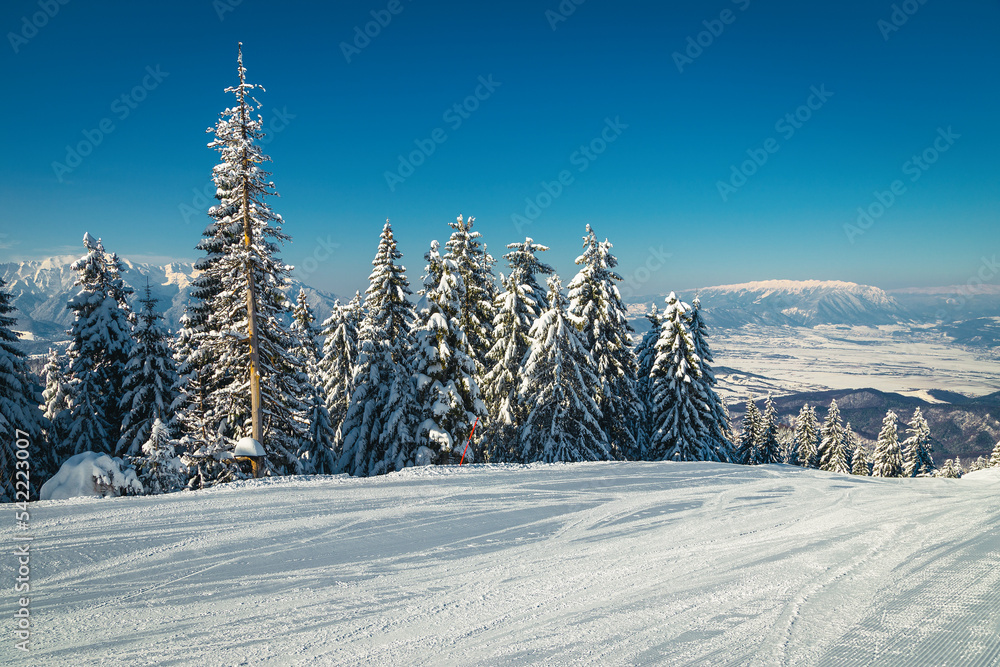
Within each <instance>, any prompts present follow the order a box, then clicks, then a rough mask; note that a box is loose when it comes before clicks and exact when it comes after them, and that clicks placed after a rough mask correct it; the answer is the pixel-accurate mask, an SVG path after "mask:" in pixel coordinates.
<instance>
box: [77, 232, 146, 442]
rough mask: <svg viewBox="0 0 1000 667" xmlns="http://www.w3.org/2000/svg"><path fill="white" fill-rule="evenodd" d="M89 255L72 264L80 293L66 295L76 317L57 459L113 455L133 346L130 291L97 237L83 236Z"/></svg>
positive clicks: (111, 257) (116, 261)
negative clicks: (67, 415)
mask: <svg viewBox="0 0 1000 667" xmlns="http://www.w3.org/2000/svg"><path fill="white" fill-rule="evenodd" d="M83 244H84V247H85V248H86V249H87V254H86V255H84V256H83V257H82V258H80V259H79V260H77V261H76V262H74V263H73V265H72V268H73V269H74V270H75V271H77V272H78V273H79V278H78V279H77V281H76V283H75V285H78V286H79V287H80V292H79V293H78V294H77V295H76V296H74V297H73V298H71V299H70V301H69V308H70V309H72V310H73V314H74V319H73V324H72V326H71V327H70V332H69V334H70V345H69V350H68V352H67V354H68V356H69V359H70V363H69V370H68V375H69V377H70V387H71V390H72V396H71V397H70V420H69V421H70V426H69V433H67V436H66V440H65V441H64V442H65V444H66V449H65V450H64V451H63V452H61V453H60V460H65V459H66V458H69V457H70V456H72V455H74V454H79V453H81V452H86V451H92V452H98V453H105V454H111V455H115V454H117V453H118V452H116V446H115V445H116V443H117V442H118V435H119V433H118V432H119V427H120V425H121V423H122V409H121V407H120V406H119V403H118V397H119V394H120V392H121V388H122V386H123V385H124V384H125V378H126V376H127V368H126V367H127V364H128V357H129V353H130V351H131V348H132V334H131V329H132V327H131V325H130V324H129V319H130V318H129V310H128V304H127V302H125V298H126V297H127V295H128V294H129V293H130V292H131V290H130V289H129V288H128V287H127V286H126V285H125V284H124V282H123V281H122V279H121V275H120V272H121V264H120V261H119V260H118V259H117V257H116V256H114V255H108V254H107V253H106V252H105V251H104V246H103V244H102V243H101V241H100V240H99V239H97V240H95V239H94V237H92V236H91V235H90V234H84V236H83Z"/></svg>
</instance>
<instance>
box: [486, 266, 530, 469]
mask: <svg viewBox="0 0 1000 667" xmlns="http://www.w3.org/2000/svg"><path fill="white" fill-rule="evenodd" d="M500 283H501V285H502V286H503V291H502V292H501V293H500V294H499V295H498V296H497V303H496V315H495V316H494V318H493V332H494V336H495V338H494V342H493V347H492V348H491V349H490V351H489V353H488V354H487V356H486V360H487V369H486V373H485V374H484V376H483V397H484V400H485V402H486V406H487V410H488V411H489V416H490V419H489V426H488V427H487V432H486V437H485V438H484V440H485V442H486V449H485V450H484V451H483V458H484V459H485V460H487V461H490V462H491V463H497V462H500V463H503V462H511V461H514V460H515V446H516V445H517V434H518V431H519V430H520V427H521V426H522V425H523V421H524V419H523V418H524V415H523V414H522V412H523V411H522V410H521V409H520V408H521V407H523V405H522V404H521V402H520V401H519V400H518V388H519V385H520V379H521V375H522V374H523V372H524V362H525V360H526V357H527V354H528V350H529V349H530V346H531V337H530V335H529V333H530V331H531V325H532V324H534V319H532V313H531V311H530V310H529V308H528V305H527V304H526V303H525V299H524V292H523V291H522V289H521V285H520V284H519V283H517V282H516V281H514V280H511V279H507V278H504V276H503V274H500Z"/></svg>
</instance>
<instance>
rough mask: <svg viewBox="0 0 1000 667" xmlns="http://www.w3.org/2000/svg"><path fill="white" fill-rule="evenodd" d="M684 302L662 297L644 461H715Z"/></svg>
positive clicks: (672, 294) (697, 364) (697, 360)
mask: <svg viewBox="0 0 1000 667" xmlns="http://www.w3.org/2000/svg"><path fill="white" fill-rule="evenodd" d="M686 310H687V308H686V304H684V303H683V302H681V301H680V300H679V299H678V298H677V295H675V294H674V293H673V292H671V293H670V295H669V296H668V297H667V308H666V310H665V311H664V313H663V320H662V322H663V324H662V329H661V332H660V338H659V340H658V341H657V342H656V360H655V361H654V363H653V369H652V371H651V383H652V394H653V411H654V417H653V420H654V425H655V430H654V431H653V434H652V437H651V438H650V441H649V445H648V447H647V450H646V457H647V458H648V459H650V460H654V461H668V460H670V461H719V460H721V459H720V452H719V450H718V448H717V447H716V444H715V442H713V440H712V436H711V431H710V428H709V424H708V420H709V419H710V418H711V410H710V408H709V406H708V402H707V401H706V397H705V393H704V388H705V385H704V384H703V383H702V382H701V380H702V376H701V360H700V359H699V358H698V355H697V354H696V353H695V350H694V339H693V337H692V335H691V331H690V330H689V329H688V321H689V320H688V317H686V315H685V311H686Z"/></svg>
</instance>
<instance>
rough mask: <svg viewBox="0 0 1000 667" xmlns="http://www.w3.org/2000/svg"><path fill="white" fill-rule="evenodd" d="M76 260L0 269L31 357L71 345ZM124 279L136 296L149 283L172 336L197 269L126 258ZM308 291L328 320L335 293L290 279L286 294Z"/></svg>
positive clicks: (317, 311)
mask: <svg viewBox="0 0 1000 667" xmlns="http://www.w3.org/2000/svg"><path fill="white" fill-rule="evenodd" d="M77 259H79V256H78V255H63V256H60V257H50V258H48V259H44V260H40V261H27V262H9V263H6V264H0V277H2V278H3V280H4V282H6V283H7V286H6V288H7V289H8V290H10V291H11V292H12V293H13V295H14V305H15V306H16V307H17V309H18V310H17V312H16V313H14V316H15V317H17V326H16V327H15V329H16V330H17V331H20V332H22V334H24V335H23V337H22V340H23V341H24V347H25V349H26V351H27V352H28V353H29V354H40V353H42V352H45V350H46V349H48V347H50V346H52V345H54V344H58V343H60V342H65V341H66V340H68V337H67V335H66V330H67V329H69V327H70V324H71V323H72V322H73V312H72V311H71V310H69V309H68V308H67V307H66V304H67V302H68V301H69V299H70V297H72V296H73V295H75V294H76V293H77V291H78V290H79V288H77V287H74V286H73V283H75V282H76V280H77V277H78V276H77V272H76V271H74V270H73V269H72V268H70V267H71V265H72V263H73V262H74V261H76V260H77ZM122 263H123V264H124V269H125V270H124V271H123V272H122V277H123V279H124V280H125V282H126V283H127V284H128V285H130V286H131V287H132V289H133V290H135V293H136V295H137V296H138V295H139V293H140V291H141V290H144V289H145V286H146V281H147V279H148V280H149V287H150V291H151V292H152V294H153V296H154V297H156V298H157V299H159V301H160V303H159V309H160V311H161V312H163V314H164V318H165V320H166V324H167V326H168V327H169V328H170V329H171V330H172V331H177V330H178V329H179V328H180V318H181V316H182V315H183V314H184V309H185V307H186V306H187V303H188V301H189V300H190V295H189V288H190V285H191V280H192V279H193V278H194V277H195V276H196V275H197V273H198V272H197V271H196V270H195V268H194V265H193V264H191V263H187V262H183V263H182V262H175V263H171V264H165V265H155V264H139V263H133V262H130V261H129V260H127V259H124V258H123V259H122ZM300 287H301V288H304V289H305V291H306V295H307V297H308V300H309V304H310V305H311V306H312V308H313V312H314V313H315V314H316V318H317V320H318V321H319V322H322V321H323V320H324V319H326V317H327V316H329V314H330V312H331V311H332V308H333V303H334V301H335V299H336V297H335V296H334V295H333V294H329V293H327V292H322V291H320V290H317V289H314V288H312V287H309V286H308V285H304V284H303V283H301V282H299V281H297V280H292V282H291V284H290V285H289V287H288V288H287V289H286V290H285V292H286V293H287V294H288V296H289V298H290V299H291V300H292V301H294V300H295V297H296V295H297V294H298V292H299V288H300Z"/></svg>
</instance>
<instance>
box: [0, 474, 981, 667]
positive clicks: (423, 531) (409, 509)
mask: <svg viewBox="0 0 1000 667" xmlns="http://www.w3.org/2000/svg"><path fill="white" fill-rule="evenodd" d="M998 490H1000V469H997V468H994V469H991V470H986V471H983V472H979V473H975V474H971V475H967V476H966V477H964V478H962V479H959V480H950V479H936V478H935V479H875V478H868V477H851V476H844V475H836V474H831V473H826V472H820V471H817V470H807V469H800V468H793V467H788V466H758V467H745V466H733V465H724V464H711V463H585V464H550V465H531V466H466V467H463V468H457V467H432V468H421V469H408V470H405V471H403V472H401V473H394V474H390V475H386V476H382V477H376V478H367V479H360V478H348V477H346V476H337V477H290V478H278V479H272V480H257V481H248V482H241V483H237V484H234V485H225V486H221V487H216V488H214V489H211V490H208V491H200V492H186V493H178V494H170V495H166V496H153V497H140V498H117V499H103V500H99V499H81V498H77V499H73V500H63V501H47V502H40V503H35V504H33V505H32V506H31V509H32V512H31V516H32V534H33V535H34V537H35V540H34V542H33V546H32V550H31V577H32V579H31V584H32V601H31V611H32V618H33V622H34V624H35V625H34V632H33V636H32V653H31V662H32V664H37V665H69V664H73V665H77V664H81V665H82V664H106V665H119V664H120V665H126V664H127V665H144V664H149V665H152V664H198V665H237V664H270V665H306V664H337V665H374V664H377V665H404V664H405V665H419V664H434V665H437V664H456V665H457V664H462V665H468V664H482V665H511V664H546V665H571V664H574V665H575V664H601V665H604V664H607V665H636V664H697V665H751V664H758V665H868V664H878V665H908V666H910V665H917V666H919V665H996V664H998V663H1000V615H998V614H997V613H996V610H997V607H998V605H1000V504H998V503H997V500H996V499H997V491H998ZM3 534H4V539H5V540H6V541H7V543H8V544H9V543H10V539H11V537H12V529H11V528H9V527H7V526H5V527H4V528H3ZM9 558H11V557H10V556H8V559H9ZM12 605H13V601H12V598H11V596H5V598H4V599H3V600H2V603H0V613H3V614H4V615H7V616H8V618H9V614H10V613H11V612H12ZM6 655H7V656H8V657H7V658H4V659H3V662H7V661H8V660H20V658H21V657H20V656H15V655H12V652H6Z"/></svg>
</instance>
